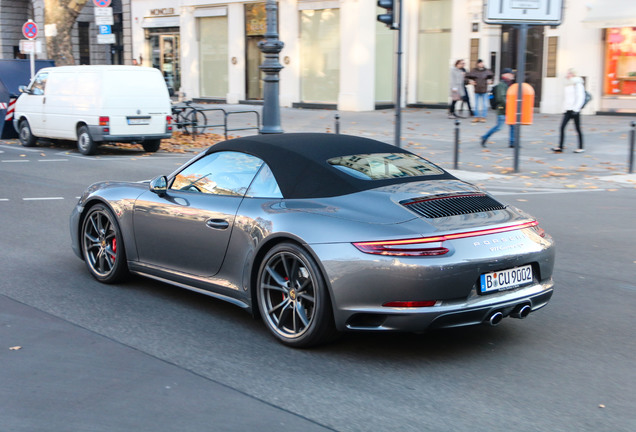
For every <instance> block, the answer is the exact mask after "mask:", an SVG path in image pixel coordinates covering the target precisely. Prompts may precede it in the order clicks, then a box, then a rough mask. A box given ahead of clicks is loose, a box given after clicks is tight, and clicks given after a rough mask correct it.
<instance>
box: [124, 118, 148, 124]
mask: <svg viewBox="0 0 636 432" xmlns="http://www.w3.org/2000/svg"><path fill="white" fill-rule="evenodd" d="M128 124H129V125H148V124H150V117H128Z"/></svg>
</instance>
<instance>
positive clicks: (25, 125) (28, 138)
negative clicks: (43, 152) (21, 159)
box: [19, 120, 38, 147]
mask: <svg viewBox="0 0 636 432" xmlns="http://www.w3.org/2000/svg"><path fill="white" fill-rule="evenodd" d="M19 137H20V143H22V145H23V146H24V147H33V146H35V144H36V143H37V142H38V139H37V137H35V136H33V133H32V132H31V126H29V122H28V121H26V120H22V121H21V122H20V130H19Z"/></svg>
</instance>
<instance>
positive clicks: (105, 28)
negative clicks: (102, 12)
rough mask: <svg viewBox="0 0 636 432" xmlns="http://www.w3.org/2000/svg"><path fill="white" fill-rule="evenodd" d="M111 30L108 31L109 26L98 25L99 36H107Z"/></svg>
mask: <svg viewBox="0 0 636 432" xmlns="http://www.w3.org/2000/svg"><path fill="white" fill-rule="evenodd" d="M111 33H112V32H111V30H110V26H109V25H100V26H99V34H103V35H107V34H111Z"/></svg>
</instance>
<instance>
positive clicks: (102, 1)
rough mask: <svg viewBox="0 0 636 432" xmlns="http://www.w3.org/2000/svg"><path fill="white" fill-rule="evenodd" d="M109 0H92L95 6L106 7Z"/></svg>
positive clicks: (108, 4)
mask: <svg viewBox="0 0 636 432" xmlns="http://www.w3.org/2000/svg"><path fill="white" fill-rule="evenodd" d="M110 1H111V0H93V3H95V6H97V7H108V6H110Z"/></svg>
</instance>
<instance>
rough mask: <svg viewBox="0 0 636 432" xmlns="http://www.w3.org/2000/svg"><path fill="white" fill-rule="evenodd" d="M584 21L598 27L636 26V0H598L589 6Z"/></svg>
mask: <svg viewBox="0 0 636 432" xmlns="http://www.w3.org/2000/svg"><path fill="white" fill-rule="evenodd" d="M583 23H585V24H587V25H589V26H591V27H596V28H608V27H636V1H634V0H596V1H594V2H593V3H591V4H590V6H588V12H587V15H586V16H585V19H584V20H583Z"/></svg>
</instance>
